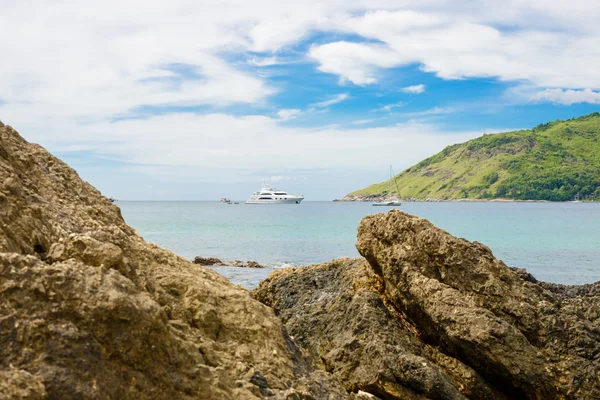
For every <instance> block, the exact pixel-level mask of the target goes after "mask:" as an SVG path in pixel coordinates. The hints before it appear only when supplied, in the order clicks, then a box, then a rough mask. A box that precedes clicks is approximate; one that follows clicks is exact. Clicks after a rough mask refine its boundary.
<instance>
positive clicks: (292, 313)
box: [253, 259, 504, 399]
mask: <svg viewBox="0 0 600 400" xmlns="http://www.w3.org/2000/svg"><path fill="white" fill-rule="evenodd" d="M383 284H384V282H383V280H382V279H381V277H379V276H377V275H376V274H375V273H374V272H373V271H372V269H371V268H370V267H369V265H368V264H367V263H366V261H365V260H364V259H340V260H335V261H332V262H328V263H324V264H321V265H316V266H310V267H301V268H294V269H282V270H278V271H276V272H274V273H272V274H271V275H270V276H269V277H268V278H267V279H265V280H264V281H263V282H261V284H260V285H259V287H258V288H257V289H256V290H254V291H253V295H254V296H255V297H256V298H257V299H258V300H260V301H262V302H263V303H265V304H267V305H269V306H271V307H273V308H274V309H275V312H276V313H277V314H278V315H279V317H280V318H281V319H282V320H283V322H284V324H285V326H286V328H287V330H288V332H289V333H290V335H291V336H292V337H293V338H294V341H295V342H296V343H298V344H299V345H301V346H302V347H303V348H304V349H305V350H306V351H308V352H309V353H311V354H312V355H313V356H314V357H315V358H319V359H321V360H322V362H323V364H324V366H325V368H326V369H327V371H329V372H331V373H332V374H334V375H335V376H336V377H337V378H338V380H339V381H340V382H342V384H343V385H344V387H345V388H346V390H348V391H353V392H357V391H362V392H363V393H370V394H372V395H375V396H377V397H379V398H382V399H426V398H431V399H464V398H466V397H473V398H480V399H503V398H504V396H503V395H502V394H501V393H499V392H498V391H497V390H496V389H494V388H493V387H492V386H491V385H489V384H487V383H486V382H485V381H484V380H483V379H482V378H481V376H479V374H477V372H475V371H474V370H473V369H472V368H470V367H468V366H466V365H465V364H463V363H462V362H460V361H459V360H457V359H454V358H452V357H449V356H446V355H444V354H441V353H439V352H438V350H437V349H436V348H434V347H431V346H429V345H427V344H425V343H423V341H422V340H421V338H420V336H419V331H418V327H415V326H413V325H412V324H411V323H410V321H408V320H407V319H406V318H405V317H404V316H403V315H402V314H400V313H399V312H398V311H397V310H395V309H394V308H393V306H392V305H391V304H389V303H387V302H386V299H385V297H384V296H383Z"/></svg>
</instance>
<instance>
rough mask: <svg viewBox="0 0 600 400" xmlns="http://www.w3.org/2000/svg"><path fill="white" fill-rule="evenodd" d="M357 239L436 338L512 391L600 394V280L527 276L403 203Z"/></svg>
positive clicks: (397, 299) (426, 333)
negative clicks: (571, 282) (568, 282)
mask: <svg viewBox="0 0 600 400" xmlns="http://www.w3.org/2000/svg"><path fill="white" fill-rule="evenodd" d="M357 248H358V250H359V252H360V253H361V254H362V255H363V256H364V257H365V258H366V259H367V260H368V261H369V264H370V265H371V267H372V268H373V269H374V271H375V272H376V273H377V274H378V275H380V276H382V277H383V280H384V283H385V294H386V296H387V297H388V298H389V299H390V301H391V302H392V303H393V304H394V306H395V307H397V308H398V309H400V310H402V311H403V312H404V313H405V314H406V315H407V316H408V317H409V318H410V319H411V321H413V322H414V323H415V325H416V326H418V327H419V329H420V330H421V332H422V334H423V337H424V339H425V340H426V341H427V342H429V343H431V344H433V345H436V346H439V347H440V348H441V349H442V351H443V352H445V353H446V354H448V355H451V356H454V357H457V358H460V359H461V360H462V361H463V362H465V363H466V364H468V365H470V366H471V367H473V368H474V369H475V370H477V371H478V372H479V373H480V374H481V375H482V376H484V377H485V378H486V380H487V381H488V382H490V383H493V384H494V385H496V386H497V387H499V388H500V387H502V388H503V389H502V390H503V391H504V392H506V393H508V394H509V395H510V396H511V397H527V398H532V399H533V398H540V399H552V398H577V399H580V398H581V399H583V398H600V378H599V377H600V282H597V283H596V284H593V285H583V286H579V287H577V286H571V287H569V286H563V285H553V284H549V283H543V284H542V283H539V282H537V281H535V280H534V279H533V280H532V279H523V275H522V274H519V273H517V272H515V271H513V270H511V269H510V268H508V267H507V266H506V265H505V264H504V263H503V262H502V261H500V260H498V259H496V258H494V256H493V254H492V252H491V250H490V249H489V248H488V247H486V246H484V245H483V244H481V243H478V242H473V243H471V242H468V241H467V240H464V239H459V238H456V237H454V236H452V235H450V234H449V233H447V232H445V231H443V230H441V229H439V228H436V227H435V226H433V225H432V224H431V223H429V222H428V221H427V220H424V219H422V218H417V217H414V216H410V215H408V214H406V213H403V212H400V211H397V210H396V211H392V212H390V213H388V214H379V215H373V216H368V217H365V218H364V219H363V221H362V222H361V224H360V226H359V229H358V244H357Z"/></svg>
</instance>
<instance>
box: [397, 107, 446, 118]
mask: <svg viewBox="0 0 600 400" xmlns="http://www.w3.org/2000/svg"><path fill="white" fill-rule="evenodd" d="M455 111H456V109H454V108H453V107H433V108H430V109H428V110H423V111H415V112H410V113H405V114H404V115H405V116H408V117H423V116H426V115H440V114H451V113H453V112H455Z"/></svg>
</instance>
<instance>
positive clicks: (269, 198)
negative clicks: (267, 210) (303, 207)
mask: <svg viewBox="0 0 600 400" xmlns="http://www.w3.org/2000/svg"><path fill="white" fill-rule="evenodd" d="M302 200H304V196H298V195H295V194H288V193H287V192H284V191H283V190H279V189H274V188H272V187H270V186H269V184H267V183H263V186H262V189H261V190H260V192H254V193H253V194H252V196H250V198H249V199H248V201H246V204H300V202H301V201H302Z"/></svg>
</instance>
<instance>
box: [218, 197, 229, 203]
mask: <svg viewBox="0 0 600 400" xmlns="http://www.w3.org/2000/svg"><path fill="white" fill-rule="evenodd" d="M219 202H221V203H226V204H231V199H228V198H227V197H221V200H219Z"/></svg>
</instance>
